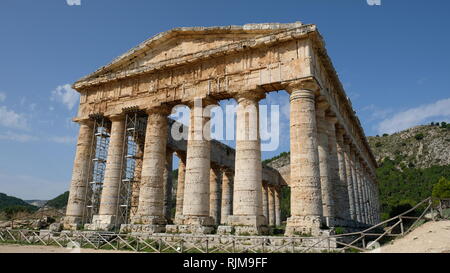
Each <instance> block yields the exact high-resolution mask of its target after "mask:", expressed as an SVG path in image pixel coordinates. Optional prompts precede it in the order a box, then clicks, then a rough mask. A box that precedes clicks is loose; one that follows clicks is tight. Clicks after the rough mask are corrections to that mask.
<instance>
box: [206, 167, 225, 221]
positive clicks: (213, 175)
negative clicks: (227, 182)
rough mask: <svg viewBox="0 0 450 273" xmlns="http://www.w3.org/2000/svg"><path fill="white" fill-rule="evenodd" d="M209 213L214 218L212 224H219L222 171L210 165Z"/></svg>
mask: <svg viewBox="0 0 450 273" xmlns="http://www.w3.org/2000/svg"><path fill="white" fill-rule="evenodd" d="M209 179H210V180H209V183H210V184H209V187H210V199H209V200H210V201H209V206H210V208H209V215H210V216H211V217H212V218H213V219H214V224H215V225H219V224H220V211H221V203H222V200H221V199H222V172H221V170H220V168H219V167H218V166H215V165H211V170H210V178H209Z"/></svg>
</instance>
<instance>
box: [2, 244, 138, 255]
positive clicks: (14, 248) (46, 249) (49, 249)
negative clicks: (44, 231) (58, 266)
mask: <svg viewBox="0 0 450 273" xmlns="http://www.w3.org/2000/svg"><path fill="white" fill-rule="evenodd" d="M0 253H132V252H128V251H114V250H96V249H86V248H84V249H67V248H62V247H53V246H24V245H3V244H0Z"/></svg>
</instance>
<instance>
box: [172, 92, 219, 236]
mask: <svg viewBox="0 0 450 273" xmlns="http://www.w3.org/2000/svg"><path fill="white" fill-rule="evenodd" d="M206 106H207V104H206V101H200V100H197V99H196V100H195V101H194V103H193V104H191V105H190V108H191V115H190V124H189V135H188V141H187V155H186V177H185V182H184V201H183V216H182V218H181V219H175V222H176V223H177V224H182V225H186V229H187V230H188V231H189V232H192V233H210V232H212V230H213V228H212V226H213V225H214V220H213V219H212V218H211V217H210V215H209V213H210V211H209V209H210V205H209V201H210V200H209V199H210V188H209V184H210V183H209V182H210V167H211V162H210V158H211V141H210V140H211V136H210V133H211V129H210V123H209V120H210V117H211V114H210V111H209V110H210V108H208V107H206Z"/></svg>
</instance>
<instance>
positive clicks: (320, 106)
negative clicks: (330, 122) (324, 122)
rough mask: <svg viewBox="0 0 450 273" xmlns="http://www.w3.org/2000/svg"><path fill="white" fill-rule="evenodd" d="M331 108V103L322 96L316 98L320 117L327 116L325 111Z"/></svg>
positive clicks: (317, 111)
mask: <svg viewBox="0 0 450 273" xmlns="http://www.w3.org/2000/svg"><path fill="white" fill-rule="evenodd" d="M329 108H330V104H328V102H327V101H326V100H324V99H323V98H321V97H317V98H316V113H317V115H318V116H319V117H323V118H325V112H326V111H327V110H328V109H329Z"/></svg>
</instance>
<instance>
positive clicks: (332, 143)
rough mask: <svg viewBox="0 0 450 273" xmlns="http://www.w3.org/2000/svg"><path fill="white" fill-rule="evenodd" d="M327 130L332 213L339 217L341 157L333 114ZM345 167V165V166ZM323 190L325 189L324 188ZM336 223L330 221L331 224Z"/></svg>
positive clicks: (328, 119) (329, 118)
mask: <svg viewBox="0 0 450 273" xmlns="http://www.w3.org/2000/svg"><path fill="white" fill-rule="evenodd" d="M326 120H327V122H328V123H327V132H328V156H329V157H328V162H329V173H330V182H331V185H332V188H331V198H332V208H331V209H332V213H333V216H334V218H336V217H339V216H340V215H339V202H338V201H339V189H340V188H339V185H340V183H341V180H340V179H341V178H340V174H339V157H338V151H337V134H336V123H337V118H336V117H332V116H327V117H326ZM344 167H345V166H344ZM322 192H323V190H322ZM334 221H335V219H334ZM330 224H331V225H334V223H329V224H328V225H329V226H330Z"/></svg>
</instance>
